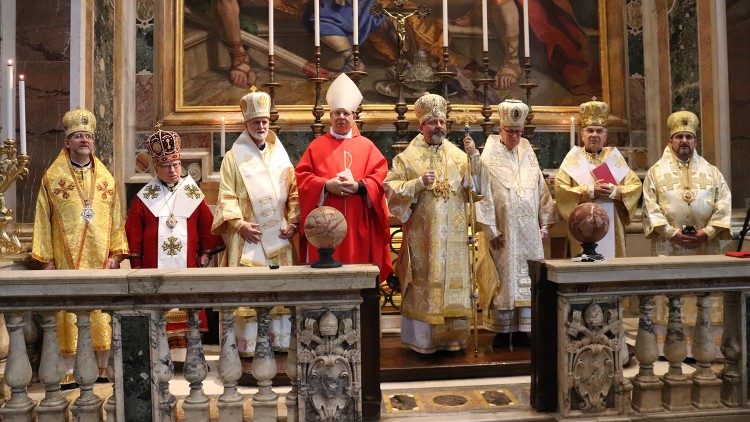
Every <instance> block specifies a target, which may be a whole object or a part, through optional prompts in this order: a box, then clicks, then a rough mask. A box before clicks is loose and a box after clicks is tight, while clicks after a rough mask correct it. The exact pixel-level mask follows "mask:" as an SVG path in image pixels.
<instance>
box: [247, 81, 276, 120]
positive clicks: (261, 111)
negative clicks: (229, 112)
mask: <svg viewBox="0 0 750 422" xmlns="http://www.w3.org/2000/svg"><path fill="white" fill-rule="evenodd" d="M250 91H251V92H250V93H249V94H247V95H245V96H244V97H242V98H240V110H242V117H243V118H244V119H245V121H246V122H249V121H250V120H253V119H255V118H258V117H266V118H268V117H271V96H270V95H268V94H266V93H265V92H263V91H257V90H256V88H255V86H253V87H252V88H250Z"/></svg>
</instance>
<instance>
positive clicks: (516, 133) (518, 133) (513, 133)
mask: <svg viewBox="0 0 750 422" xmlns="http://www.w3.org/2000/svg"><path fill="white" fill-rule="evenodd" d="M503 130H504V131H505V133H507V134H508V135H511V136H521V135H523V130H508V129H503Z"/></svg>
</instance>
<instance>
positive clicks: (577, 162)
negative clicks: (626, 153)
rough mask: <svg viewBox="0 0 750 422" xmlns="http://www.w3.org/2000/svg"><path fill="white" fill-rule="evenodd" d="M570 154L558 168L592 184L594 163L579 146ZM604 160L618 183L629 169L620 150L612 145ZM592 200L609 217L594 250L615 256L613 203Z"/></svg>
mask: <svg viewBox="0 0 750 422" xmlns="http://www.w3.org/2000/svg"><path fill="white" fill-rule="evenodd" d="M572 154H574V155H575V156H572V157H565V160H563V165H561V166H560V169H561V170H563V171H564V172H566V173H568V175H570V177H572V178H573V180H575V181H576V183H578V184H579V185H581V186H590V185H593V184H594V183H595V182H596V181H595V180H594V176H593V175H592V174H591V170H593V169H594V168H595V167H596V165H594V164H592V163H590V162H589V159H588V156H587V155H586V151H585V150H584V149H583V148H581V147H574V149H572V150H571V151H570V152H569V153H568V156H571V155H572ZM569 158H572V159H569ZM604 162H605V163H607V165H608V166H609V170H610V171H611V172H612V176H614V178H615V180H616V181H617V183H618V184H619V183H620V182H621V181H622V179H623V178H625V176H627V174H628V171H630V168H629V167H628V165H627V163H626V162H625V159H624V158H623V156H622V154H620V151H619V150H618V149H617V148H615V147H612V150H611V151H610V152H609V154H608V155H607V158H606V159H605V160H604ZM592 202H593V203H595V204H596V205H599V206H600V207H602V209H604V211H605V212H606V213H607V217H609V230H607V234H606V235H605V236H604V238H603V239H602V240H600V241H599V242H597V247H596V251H597V252H598V253H600V254H601V255H603V256H604V257H605V258H615V244H616V243H615V204H614V202H613V201H612V199H610V198H597V199H595V200H593V201H592Z"/></svg>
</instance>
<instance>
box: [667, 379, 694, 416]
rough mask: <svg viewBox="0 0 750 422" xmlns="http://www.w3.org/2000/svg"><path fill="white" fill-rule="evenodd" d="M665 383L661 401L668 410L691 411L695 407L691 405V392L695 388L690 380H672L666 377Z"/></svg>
mask: <svg viewBox="0 0 750 422" xmlns="http://www.w3.org/2000/svg"><path fill="white" fill-rule="evenodd" d="M663 381H664V388H663V389H662V391H661V401H662V404H663V405H664V407H665V408H666V409H667V410H671V411H678V410H689V409H691V408H692V407H693V405H692V404H690V390H691V388H692V387H693V383H692V382H691V381H690V380H688V379H685V380H670V379H668V378H666V377H665V378H664V380H663Z"/></svg>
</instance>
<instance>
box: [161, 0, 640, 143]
mask: <svg viewBox="0 0 750 422" xmlns="http://www.w3.org/2000/svg"><path fill="white" fill-rule="evenodd" d="M156 5H157V6H156V7H157V10H156V28H155V39H156V40H158V42H156V43H155V52H154V53H155V65H156V66H155V74H156V75H155V76H156V80H157V81H159V85H158V89H157V94H156V99H155V100H156V109H157V113H158V116H157V119H158V120H161V121H162V122H163V123H164V124H165V125H168V126H210V127H213V126H216V125H218V124H219V122H220V121H221V117H222V116H224V117H225V119H226V121H227V124H228V125H229V126H232V125H235V126H239V125H241V123H242V116H241V113H240V110H239V105H237V106H229V105H220V106H200V105H198V106H193V105H186V104H185V102H184V98H183V80H182V77H183V73H182V72H181V71H179V72H178V69H182V68H183V59H184V57H183V49H182V48H180V46H182V45H183V41H184V40H183V11H184V0H165V1H162V2H157V3H156ZM597 15H598V23H599V64H600V66H599V71H600V77H601V89H602V97H603V100H604V101H606V102H608V103H609V105H610V109H611V115H610V122H609V124H610V126H611V127H613V128H618V127H619V128H625V127H627V125H628V118H627V72H626V69H627V66H626V42H627V40H626V34H625V31H624V30H623V28H624V27H625V25H624V19H625V10H624V7H623V6H622V4H621V2H618V1H616V0H600V1H599V3H598V9H597ZM311 50H312V47H311ZM521 79H523V75H522V76H521ZM522 99H525V98H522ZM407 102H408V101H407ZM394 103H395V100H394ZM394 103H384V104H364V105H363V109H364V112H363V113H362V116H361V117H362V119H363V120H364V121H365V122H366V124H367V125H368V126H369V127H388V126H389V125H390V124H391V123H392V122H393V121H394V120H395V119H396V113H395V112H394V111H393V108H394ZM531 103H532V107H533V110H534V121H533V123H534V124H535V125H536V127H537V129H538V130H548V131H563V130H566V131H567V130H568V129H569V127H570V117H571V116H577V112H578V108H577V106H574V105H569V106H539V105H537V106H534V105H533V104H534V94H533V93H532V101H531ZM312 107H313V104H304V105H278V106H277V108H278V110H279V114H280V116H281V118H280V120H279V123H281V124H282V125H283V126H284V127H287V126H290V127H300V128H303V127H309V125H310V124H311V123H312V122H313V115H312ZM452 107H453V110H460V111H461V112H464V110H466V111H468V112H469V113H476V114H477V116H479V114H480V111H481V105H478V104H452ZM493 109H494V107H493ZM496 118H497V116H496V115H495V116H493V120H494V121H496ZM407 119H409V120H410V121H412V122H414V121H415V118H414V115H413V111H412V108H411V105H410V106H409V112H408V113H407Z"/></svg>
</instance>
